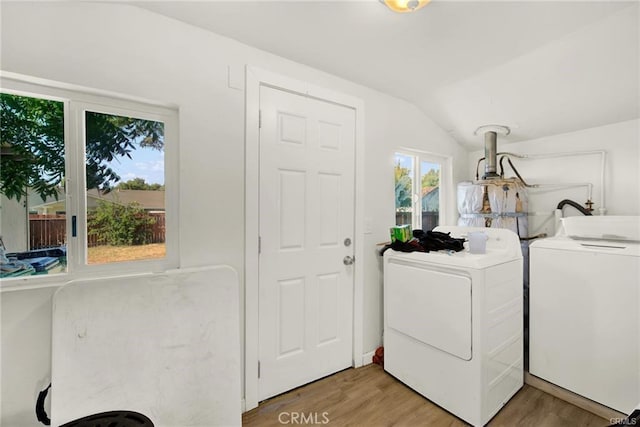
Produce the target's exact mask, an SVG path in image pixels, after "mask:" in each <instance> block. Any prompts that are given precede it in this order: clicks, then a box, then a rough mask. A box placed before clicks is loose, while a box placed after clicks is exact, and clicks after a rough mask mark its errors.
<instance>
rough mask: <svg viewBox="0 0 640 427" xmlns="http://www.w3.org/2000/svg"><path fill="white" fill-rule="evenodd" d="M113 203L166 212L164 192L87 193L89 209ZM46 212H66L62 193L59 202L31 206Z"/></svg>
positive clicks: (123, 191) (52, 200) (50, 201)
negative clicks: (134, 203) (99, 204)
mask: <svg viewBox="0 0 640 427" xmlns="http://www.w3.org/2000/svg"><path fill="white" fill-rule="evenodd" d="M33 200H36V201H39V200H41V198H40V197H39V196H36V197H34V198H33ZM100 201H104V202H111V203H118V204H121V205H128V204H129V203H133V202H137V203H138V204H140V206H141V207H142V209H144V210H146V211H164V210H165V205H164V190H113V191H110V192H109V193H106V194H105V193H101V192H99V191H98V190H95V189H94V190H89V191H87V207H88V208H89V209H91V208H95V207H96V206H97V205H98V202H100ZM45 208H46V210H48V211H50V212H55V211H64V210H65V197H64V193H61V194H60V196H59V199H58V200H55V198H53V197H48V198H47V200H45V202H44V203H40V204H37V205H31V206H29V209H30V210H38V211H39V210H44V209H45Z"/></svg>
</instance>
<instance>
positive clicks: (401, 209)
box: [394, 153, 414, 225]
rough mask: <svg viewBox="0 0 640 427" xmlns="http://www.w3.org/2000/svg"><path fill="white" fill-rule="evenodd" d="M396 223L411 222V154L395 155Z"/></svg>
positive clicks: (412, 170)
mask: <svg viewBox="0 0 640 427" xmlns="http://www.w3.org/2000/svg"><path fill="white" fill-rule="evenodd" d="M394 172H395V191H396V225H405V224H409V225H412V224H413V194H414V189H413V181H414V179H413V177H414V161H413V156H407V155H404V154H398V153H396V155H395V167H394Z"/></svg>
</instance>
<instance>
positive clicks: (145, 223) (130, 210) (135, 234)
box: [87, 202, 156, 246]
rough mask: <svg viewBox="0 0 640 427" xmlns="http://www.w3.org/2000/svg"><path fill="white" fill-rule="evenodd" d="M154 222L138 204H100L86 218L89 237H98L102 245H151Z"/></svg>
mask: <svg viewBox="0 0 640 427" xmlns="http://www.w3.org/2000/svg"><path fill="white" fill-rule="evenodd" d="M155 222H156V219H155V218H154V217H153V216H151V215H150V214H149V213H147V212H145V211H144V209H142V208H141V207H140V205H139V204H138V203H130V204H128V205H122V204H120V203H112V202H100V203H99V204H98V207H97V208H96V210H95V211H93V212H91V213H90V214H89V217H88V218H87V229H88V233H89V234H90V235H96V236H98V241H99V242H100V243H102V244H107V245H113V246H119V245H128V246H131V245H145V244H147V243H151V240H152V227H153V225H154V224H155Z"/></svg>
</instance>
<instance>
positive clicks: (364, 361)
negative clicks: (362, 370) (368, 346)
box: [362, 350, 376, 366]
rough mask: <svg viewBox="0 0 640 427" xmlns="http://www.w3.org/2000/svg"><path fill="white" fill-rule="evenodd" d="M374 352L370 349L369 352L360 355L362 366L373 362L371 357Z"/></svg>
mask: <svg viewBox="0 0 640 427" xmlns="http://www.w3.org/2000/svg"><path fill="white" fill-rule="evenodd" d="M374 354H376V351H375V350H373V351H370V352H369V353H365V354H363V355H362V366H367V365H370V364H372V363H373V362H372V360H371V359H372V358H373V355H374Z"/></svg>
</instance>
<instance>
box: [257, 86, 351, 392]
mask: <svg viewBox="0 0 640 427" xmlns="http://www.w3.org/2000/svg"><path fill="white" fill-rule="evenodd" d="M260 109H261V122H262V125H261V129H260V212H259V215H260V221H259V222H260V237H261V253H260V265H259V268H260V272H259V274H260V296H259V298H260V302H259V319H260V326H259V328H260V330H259V334H260V338H259V340H260V344H259V358H260V378H259V399H260V400H262V399H266V398H268V397H271V396H273V395H276V394H279V393H282V392H284V391H287V390H289V389H291V388H294V387H297V386H299V385H302V384H305V383H307V382H310V381H313V380H315V379H318V378H321V377H323V376H326V375H329V374H331V373H333V372H336V371H338V370H341V369H344V368H346V367H349V366H351V365H352V345H353V344H352V341H353V340H352V334H353V333H352V329H353V267H352V266H346V265H344V264H343V258H344V257H345V256H353V246H352V245H351V246H345V245H344V239H345V238H349V239H351V240H353V239H354V236H353V229H354V160H355V112H354V110H352V109H350V108H346V107H342V106H338V105H335V104H331V103H328V102H324V101H320V100H316V99H312V98H308V97H305V96H301V95H296V94H292V93H289V92H284V91H279V90H276V89H272V88H266V87H262V88H261V90H260Z"/></svg>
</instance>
